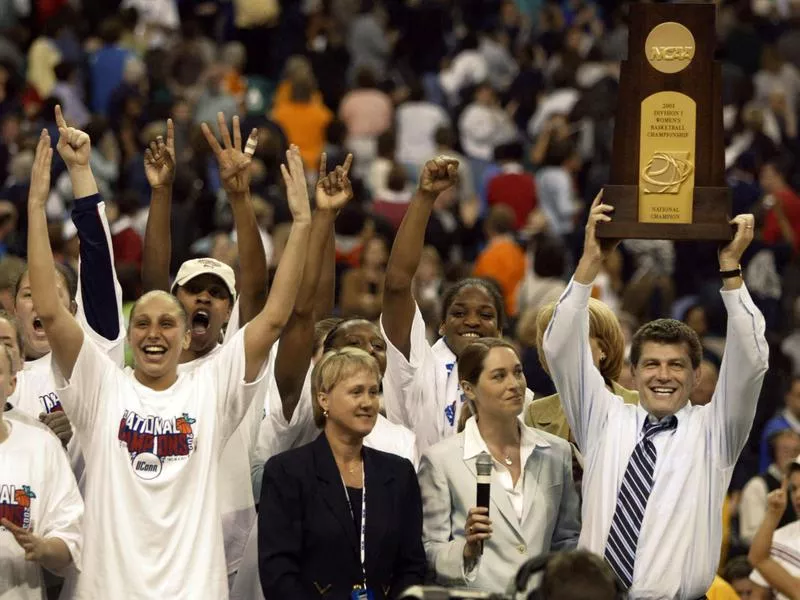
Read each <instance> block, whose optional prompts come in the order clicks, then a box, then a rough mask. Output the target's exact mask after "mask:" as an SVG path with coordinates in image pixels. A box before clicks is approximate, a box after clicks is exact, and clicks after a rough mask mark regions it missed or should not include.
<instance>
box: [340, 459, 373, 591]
mask: <svg viewBox="0 0 800 600" xmlns="http://www.w3.org/2000/svg"><path fill="white" fill-rule="evenodd" d="M364 470H365V469H363V468H362V470H361V531H360V532H359V544H358V546H359V558H360V560H361V585H354V586H353V591H352V592H350V600H375V594H374V593H373V591H372V590H371V589H369V588H368V587H367V570H366V567H365V564H364V560H365V557H366V543H365V542H366V534H367V483H366V478H365V475H364ZM342 486H343V487H344V497H345V500H347V507H348V508H349V509H350V517H351V518H352V519H353V521H355V513H354V512H353V506H352V504H350V496H349V495H348V493H347V484H345V482H344V478H343V479H342Z"/></svg>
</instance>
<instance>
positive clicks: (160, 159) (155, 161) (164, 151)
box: [144, 119, 175, 188]
mask: <svg viewBox="0 0 800 600" xmlns="http://www.w3.org/2000/svg"><path fill="white" fill-rule="evenodd" d="M144 173H145V175H146V176H147V182H148V183H149V184H150V187H152V188H163V187H167V186H170V185H172V182H173V181H174V180H175V126H174V125H173V123H172V119H167V141H166V142H165V141H164V138H163V137H161V136H158V137H157V138H156V139H155V141H153V142H150V145H149V147H148V148H146V149H145V151H144Z"/></svg>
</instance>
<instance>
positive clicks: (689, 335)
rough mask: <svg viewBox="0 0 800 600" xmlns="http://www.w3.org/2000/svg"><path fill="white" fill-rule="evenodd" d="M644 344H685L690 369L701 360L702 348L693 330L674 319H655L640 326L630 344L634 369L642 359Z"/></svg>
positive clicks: (697, 365)
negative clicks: (690, 362)
mask: <svg viewBox="0 0 800 600" xmlns="http://www.w3.org/2000/svg"><path fill="white" fill-rule="evenodd" d="M646 342H656V343H657V344H686V346H687V351H688V352H689V359H690V360H691V361H692V368H693V369H696V368H698V367H699V366H700V362H701V361H702V360H703V346H702V344H700V338H699V337H697V334H696V333H695V331H694V329H692V328H691V327H689V326H688V325H687V324H686V323H683V322H681V321H678V320H676V319H656V320H655V321H650V322H649V323H645V324H644V325H642V326H641V327H640V328H639V330H638V331H637V332H636V333H635V334H634V335H633V340H632V342H631V364H632V365H633V366H634V367H635V366H637V365H638V364H639V359H640V358H641V357H642V346H644V344H645V343H646Z"/></svg>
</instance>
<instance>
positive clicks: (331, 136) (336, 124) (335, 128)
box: [325, 119, 347, 146]
mask: <svg viewBox="0 0 800 600" xmlns="http://www.w3.org/2000/svg"><path fill="white" fill-rule="evenodd" d="M325 137H326V138H327V140H328V143H329V144H333V145H334V146H341V145H342V144H344V141H345V139H346V138H347V125H345V124H344V122H342V121H341V120H339V119H334V120H333V121H331V122H330V123H329V124H328V129H327V130H326V131H325Z"/></svg>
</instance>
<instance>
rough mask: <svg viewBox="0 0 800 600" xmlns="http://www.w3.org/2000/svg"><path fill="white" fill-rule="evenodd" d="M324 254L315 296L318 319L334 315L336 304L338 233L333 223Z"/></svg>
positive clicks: (315, 313)
mask: <svg viewBox="0 0 800 600" xmlns="http://www.w3.org/2000/svg"><path fill="white" fill-rule="evenodd" d="M322 256H323V258H322V272H321V273H320V275H319V281H318V282H317V293H316V295H315V296H314V315H315V317H316V318H317V319H324V318H325V317H329V316H330V315H332V314H333V309H334V306H335V305H336V233H335V231H334V226H333V223H331V227H330V230H329V231H328V239H327V241H326V242H325V250H324V251H323V255H322Z"/></svg>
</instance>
